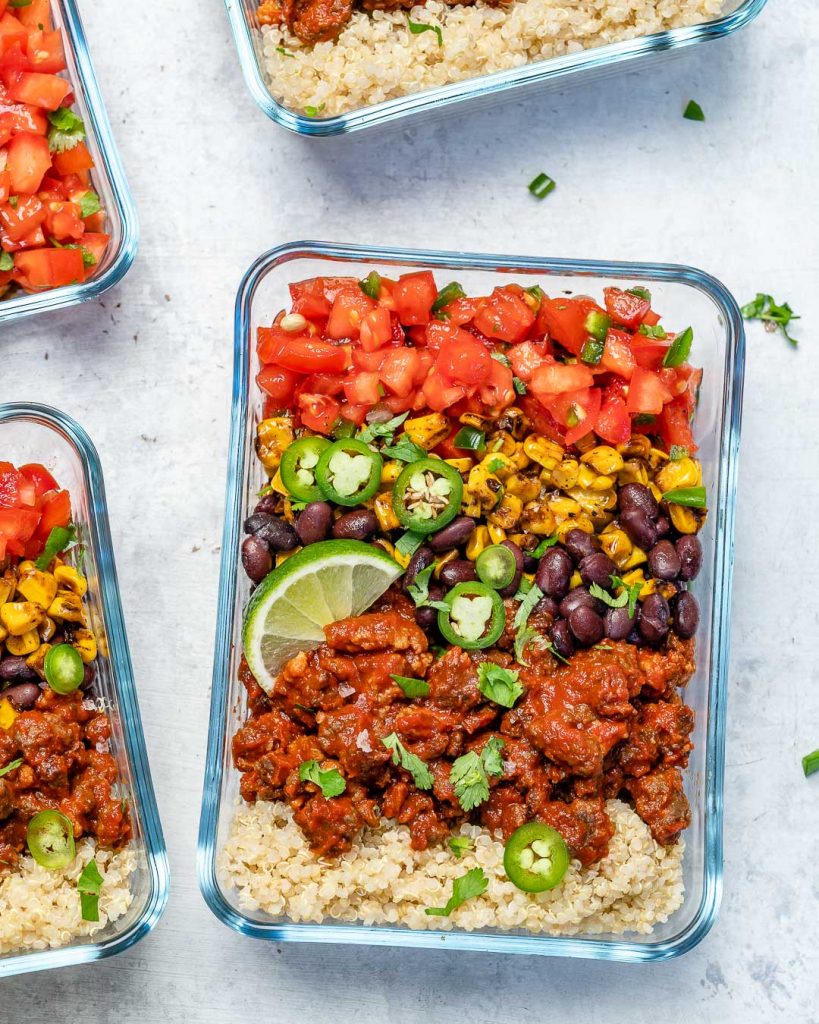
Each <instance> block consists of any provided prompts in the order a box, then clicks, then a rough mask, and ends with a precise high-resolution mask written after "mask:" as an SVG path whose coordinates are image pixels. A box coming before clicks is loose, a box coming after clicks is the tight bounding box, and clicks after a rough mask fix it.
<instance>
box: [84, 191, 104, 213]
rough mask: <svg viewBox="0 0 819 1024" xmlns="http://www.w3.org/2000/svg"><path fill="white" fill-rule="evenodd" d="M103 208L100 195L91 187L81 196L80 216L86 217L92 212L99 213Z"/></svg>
mask: <svg viewBox="0 0 819 1024" xmlns="http://www.w3.org/2000/svg"><path fill="white" fill-rule="evenodd" d="M101 209H102V204H101V203H100V197H99V196H98V195H97V193H96V192H94V191H92V190H91V189H89V190H88V192H86V193H85V195H83V196H81V197H80V216H81V217H82V218H83V219H84V218H85V217H90V216H91V215H92V214H95V213H99V212H100V210H101Z"/></svg>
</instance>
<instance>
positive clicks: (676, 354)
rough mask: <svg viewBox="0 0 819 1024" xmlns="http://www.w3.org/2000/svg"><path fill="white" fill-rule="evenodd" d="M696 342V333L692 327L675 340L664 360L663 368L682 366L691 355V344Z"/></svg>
mask: <svg viewBox="0 0 819 1024" xmlns="http://www.w3.org/2000/svg"><path fill="white" fill-rule="evenodd" d="M693 341H694V332H693V331H692V330H691V328H690V327H686V328H685V330H684V331H680V333H679V334H678V335H677V336H676V337H675V338H674V340H673V341H672V342H671V345H670V346H669V349H668V351H667V352H666V354H665V357H664V358H663V366H682V364H683V363H684V362H685V361H686V359H688V357H689V355H690V354H691V343H692V342H693Z"/></svg>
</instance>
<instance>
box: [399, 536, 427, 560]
mask: <svg viewBox="0 0 819 1024" xmlns="http://www.w3.org/2000/svg"><path fill="white" fill-rule="evenodd" d="M423 543H424V536H423V534H421V533H413V532H412V530H407V532H406V533H402V534H401V536H400V537H399V538H398V540H397V541H396V542H395V550H396V551H397V552H399V554H402V555H403V556H404V557H405V558H408V557H409V556H410V555H414V554H415V552H416V551H417V550H418V548H420V547H421V545H422V544H423Z"/></svg>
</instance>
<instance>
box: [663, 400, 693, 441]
mask: <svg viewBox="0 0 819 1024" xmlns="http://www.w3.org/2000/svg"><path fill="white" fill-rule="evenodd" d="M656 428H657V431H658V432H659V434H660V437H661V438H662V439H663V441H665V443H666V446H667V447H668V448H669V449H670V448H671V446H672V445H679V446H680V447H681V448H687V449H688V451H689V453H690V454H693V453H694V452H695V451H696V450H697V446H696V445H695V444H694V435H693V434H692V432H691V420H690V417H689V413H688V410H687V409H686V407H685V404H684V402H683V401H682V400H681V399H679V398H677V399H675V400H674V401H673V402H669V403H668V405H666V406H664V408H663V411H662V412H661V413H660V415H659V416H658V417H657V423H656Z"/></svg>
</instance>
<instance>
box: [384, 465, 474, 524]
mask: <svg viewBox="0 0 819 1024" xmlns="http://www.w3.org/2000/svg"><path fill="white" fill-rule="evenodd" d="M463 493H464V482H463V480H462V479H461V474H460V473H459V472H458V470H457V469H455V468H454V467H453V466H450V465H449V463H448V462H444V461H443V460H442V459H419V460H418V461H417V462H411V463H410V464H409V465H408V466H407V467H406V468H405V469H404V470H403V472H402V473H401V475H400V476H399V477H398V479H397V480H396V481H395V486H394V487H393V489H392V507H393V509H394V510H395V514H396V516H398V520H399V522H400V523H401V525H402V526H404V527H405V528H406V529H407V530H412V531H413V533H433V532H434V531H435V530H440V529H441V527H442V526H446V524H447V523H449V522H451V521H452V520H453V519H454V518H455V516H456V515H457V514H458V511H459V509H460V507H461V498H462V497H463Z"/></svg>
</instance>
